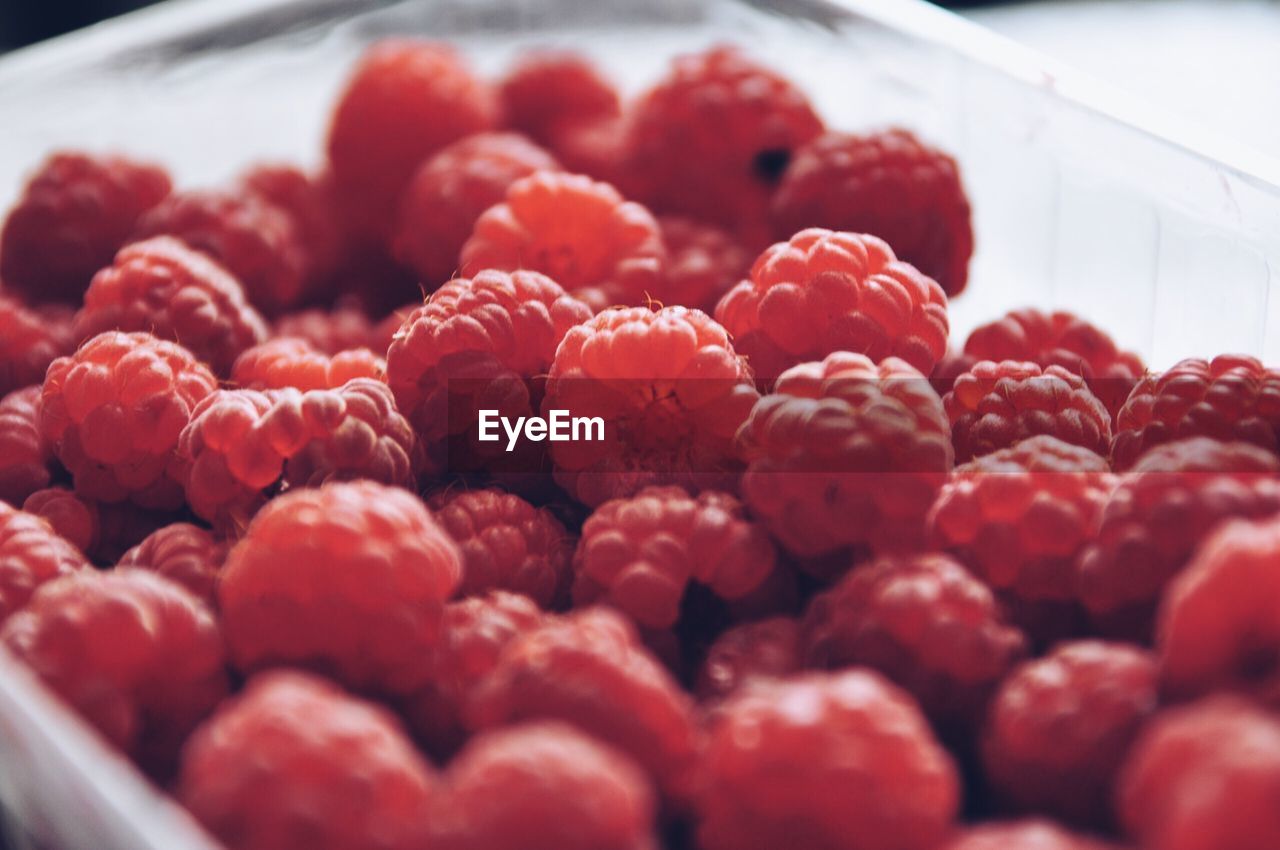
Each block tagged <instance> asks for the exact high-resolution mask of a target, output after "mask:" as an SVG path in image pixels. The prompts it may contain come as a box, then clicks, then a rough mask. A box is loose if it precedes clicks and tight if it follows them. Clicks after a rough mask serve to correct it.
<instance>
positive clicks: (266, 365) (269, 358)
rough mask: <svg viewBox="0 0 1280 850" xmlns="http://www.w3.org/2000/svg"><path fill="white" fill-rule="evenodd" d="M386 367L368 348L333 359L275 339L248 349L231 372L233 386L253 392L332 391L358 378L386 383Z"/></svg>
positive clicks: (304, 345) (306, 345)
mask: <svg viewBox="0 0 1280 850" xmlns="http://www.w3.org/2000/svg"><path fill="white" fill-rule="evenodd" d="M386 372H387V364H386V361H385V360H383V359H382V358H381V357H379V356H378V355H376V354H374V353H373V352H372V351H370V350H369V349H367V348H353V349H350V350H348V351H339V352H336V353H335V354H333V355H329V354H326V353H323V352H321V351H319V350H317V349H316V348H314V347H312V345H311V343H309V342H307V341H306V340H303V339H299V338H297V337H284V336H280V337H276V338H275V339H272V340H269V341H267V342H264V343H262V344H261V345H255V346H254V347H253V348H250V349H247V350H246V351H245V352H244V353H242V354H241V355H240V356H239V357H238V358H236V362H235V365H234V366H232V368H231V382H232V383H234V384H237V385H239V386H242V387H247V388H248V389H252V390H277V389H284V388H285V387H293V388H294V389H298V390H302V391H304V392H305V391H307V390H332V389H337V388H339V387H341V386H342V385H343V384H345V383H347V382H348V381H351V380H354V379H355V378H367V379H372V380H375V381H381V380H383V376H384V375H386Z"/></svg>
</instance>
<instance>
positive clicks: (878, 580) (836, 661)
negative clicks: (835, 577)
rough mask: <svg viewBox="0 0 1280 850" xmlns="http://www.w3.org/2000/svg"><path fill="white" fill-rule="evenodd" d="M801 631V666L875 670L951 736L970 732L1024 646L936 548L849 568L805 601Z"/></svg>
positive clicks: (993, 605)
mask: <svg viewBox="0 0 1280 850" xmlns="http://www.w3.org/2000/svg"><path fill="white" fill-rule="evenodd" d="M803 628H804V649H805V659H806V661H807V666H810V667H819V668H827V669H839V668H843V667H854V666H858V667H869V668H871V669H873V670H877V671H879V672H880V673H882V674H884V675H885V676H886V677H887V678H889V679H890V680H891V681H893V682H894V683H895V684H897V685H899V686H900V687H902V688H904V689H905V690H906V691H907V692H908V693H910V694H911V695H912V696H914V697H915V698H916V700H917V701H918V702H919V703H920V707H921V708H922V709H923V710H924V712H925V714H926V715H928V717H929V718H930V719H931V720H932V721H933V722H934V725H935V727H936V728H938V729H939V730H941V732H942V734H943V735H944V736H946V737H948V738H950V739H952V740H956V741H960V740H964V739H967V738H969V737H970V736H971V734H972V733H973V732H974V731H975V729H976V727H977V726H978V724H979V723H981V721H982V717H983V714H984V712H985V710H986V706H987V702H988V700H989V699H990V697H991V694H992V692H993V691H994V690H995V688H996V686H997V685H998V684H999V682H1000V680H1001V679H1002V678H1004V676H1005V674H1006V673H1007V672H1008V670H1009V668H1010V667H1012V666H1013V665H1014V664H1015V663H1017V662H1018V661H1019V660H1020V659H1021V658H1022V657H1023V656H1024V655H1025V654H1026V651H1027V641H1026V638H1024V637H1023V636H1022V633H1021V632H1019V631H1018V630H1017V629H1015V628H1013V627H1012V626H1010V625H1008V623H1007V622H1006V621H1005V618H1004V615H1003V613H1002V612H1001V610H1000V608H999V605H998V604H997V602H996V600H995V598H994V597H993V596H992V594H991V591H990V590H988V589H987V587H986V586H985V585H983V584H982V583H981V582H979V581H978V580H977V579H975V578H974V577H973V576H971V575H969V573H967V572H965V570H964V568H963V567H962V566H960V564H958V563H957V562H956V561H954V560H952V559H951V558H949V557H947V556H946V555H939V554H924V555H911V556H902V557H894V558H882V559H880V560H877V561H874V562H873V563H871V564H869V565H866V566H859V567H858V568H856V569H854V570H853V571H852V572H850V573H848V574H847V575H846V576H845V577H844V578H843V579H842V580H841V581H840V582H839V583H838V584H837V585H836V586H835V587H834V588H832V589H831V590H829V591H827V592H825V593H823V594H821V595H820V596H817V597H815V598H814V600H813V601H812V602H811V603H810V605H809V610H808V611H807V612H806V613H805V617H804V620H803Z"/></svg>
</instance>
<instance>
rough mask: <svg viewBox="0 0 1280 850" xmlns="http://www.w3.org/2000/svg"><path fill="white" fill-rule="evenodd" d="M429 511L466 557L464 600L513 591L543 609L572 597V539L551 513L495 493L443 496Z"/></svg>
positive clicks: (465, 492) (466, 492)
mask: <svg viewBox="0 0 1280 850" xmlns="http://www.w3.org/2000/svg"><path fill="white" fill-rule="evenodd" d="M429 505H430V507H431V509H432V511H433V512H434V513H435V516H436V519H437V520H438V521H439V522H440V525H442V526H443V527H444V530H445V531H447V532H449V536H450V537H452V538H453V540H454V542H455V543H457V544H458V548H459V549H460V550H461V552H462V583H461V584H460V585H459V586H458V594H459V595H460V596H478V595H479V594H482V593H487V592H489V591H494V590H510V591H514V592H516V593H522V594H524V595H525V596H528V597H529V598H530V599H532V600H533V601H534V602H536V603H537V604H538V605H541V606H543V607H544V608H549V607H551V606H553V605H556V604H558V603H559V602H562V601H564V599H565V597H567V596H568V590H569V582H570V579H571V578H572V575H573V573H572V568H571V566H570V561H571V560H572V558H573V538H572V537H571V536H570V535H569V532H568V531H566V530H565V527H564V525H563V524H561V522H560V520H558V519H556V517H555V515H554V514H552V513H551V511H549V510H547V509H546V508H537V507H534V506H533V505H531V504H529V503H528V502H526V501H525V500H524V499H522V498H520V497H519V496H516V495H514V494H512V493H504V492H503V491H501V490H497V489H493V488H490V489H485V490H461V491H457V492H452V493H448V492H446V493H441V494H440V495H439V496H437V497H436V498H433V499H431V500H430V502H429Z"/></svg>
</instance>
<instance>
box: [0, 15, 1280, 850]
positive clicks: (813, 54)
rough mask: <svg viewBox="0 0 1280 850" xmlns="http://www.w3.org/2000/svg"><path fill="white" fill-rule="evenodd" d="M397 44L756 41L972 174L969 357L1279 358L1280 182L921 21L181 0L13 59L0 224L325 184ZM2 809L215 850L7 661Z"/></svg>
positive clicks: (0, 103) (92, 839)
mask: <svg viewBox="0 0 1280 850" xmlns="http://www.w3.org/2000/svg"><path fill="white" fill-rule="evenodd" d="M391 34H410V35H423V36H430V37H436V38H447V39H450V40H453V41H456V42H458V43H459V44H461V45H462V46H463V47H464V48H465V49H466V50H467V51H468V52H469V53H470V54H471V56H472V58H473V60H474V61H475V63H476V64H477V66H478V67H480V68H481V69H485V70H496V69H497V68H499V67H500V66H501V65H502V63H504V62H505V61H506V60H507V59H508V58H509V57H510V56H511V55H512V54H513V53H514V52H516V51H518V50H519V49H521V48H523V47H526V46H530V45H548V44H554V45H561V46H571V47H573V48H576V49H579V50H583V51H585V52H587V53H589V54H591V55H593V56H594V57H596V59H597V60H598V61H599V62H600V63H601V64H602V65H603V66H604V67H605V68H606V69H607V70H608V71H610V72H611V73H612V74H613V75H614V77H615V78H616V79H617V80H618V82H619V83H620V84H622V85H623V86H624V88H626V89H628V90H635V89H637V88H639V87H640V86H642V85H644V84H645V83H646V82H648V81H651V80H653V79H654V78H655V77H656V76H657V74H658V73H659V72H660V70H661V68H662V66H663V65H664V64H665V62H666V61H667V59H668V58H669V57H670V56H671V55H673V54H675V53H679V52H685V51H688V50H692V49H697V48H700V47H703V46H705V45H707V44H709V43H712V42H717V41H733V42H736V43H739V44H741V45H743V46H744V47H746V48H748V49H749V50H750V51H751V52H752V53H754V54H755V55H757V56H759V57H760V58H762V59H764V60H765V61H767V62H769V63H771V64H773V65H774V66H776V67H778V68H779V69H781V70H783V71H785V72H786V73H787V74H789V75H790V76H791V77H793V78H794V79H795V80H797V81H798V82H799V83H800V84H801V85H803V86H804V87H805V88H806V89H807V90H808V91H809V93H810V95H811V97H812V98H813V99H814V101H815V102H816V104H817V106H818V108H819V109H820V111H821V112H822V114H823V116H824V117H825V118H826V120H827V121H828V123H829V124H830V125H831V126H833V127H838V128H843V129H858V128H868V127H875V126H880V125H885V124H890V123H896V124H901V125H904V126H907V127H910V128H913V129H915V130H917V131H918V132H920V133H921V134H923V135H924V136H925V137H927V138H928V139H930V140H931V141H933V142H935V143H937V144H939V145H941V146H943V147H945V148H947V149H949V150H951V151H952V152H954V153H955V154H956V156H957V157H958V158H959V160H960V162H961V165H962V168H963V169H964V175H965V181H966V184H967V187H968V190H969V192H970V195H971V197H972V200H973V206H974V210H975V215H976V227H977V237H978V249H977V253H976V255H975V258H974V263H973V266H972V273H971V283H970V287H969V291H968V292H966V294H965V295H963V296H962V297H961V298H959V299H957V300H956V301H955V302H954V303H953V307H952V316H953V329H954V330H955V332H956V334H957V336H958V338H960V339H963V334H965V333H967V331H968V330H969V328H971V327H972V326H973V325H974V324H975V323H977V322H980V321H984V320H988V319H990V318H993V317H995V316H997V315H999V314H1000V313H1002V312H1004V311H1005V310H1008V309H1010V308H1012V307H1017V306H1025V305H1030V304H1034V305H1037V306H1042V307H1062V308H1067V309H1071V310H1074V311H1076V312H1078V313H1081V314H1083V315H1085V316H1087V317H1089V318H1091V319H1093V320H1094V321H1096V322H1098V323H1099V324H1100V325H1102V326H1103V327H1105V328H1107V329H1109V330H1110V331H1111V332H1112V333H1113V334H1114V335H1115V336H1116V338H1117V339H1118V340H1119V341H1120V342H1121V343H1122V344H1124V345H1125V346H1126V347H1129V348H1132V349H1135V350H1137V351H1139V352H1140V353H1142V354H1143V355H1144V356H1146V357H1147V358H1148V360H1149V362H1150V363H1151V364H1152V365H1153V366H1156V367H1161V366H1166V365H1169V364H1170V363H1171V362H1173V361H1174V360H1176V359H1178V358H1180V357H1183V356H1189V355H1193V354H1212V353H1217V352H1220V351H1240V352H1247V353H1253V354H1258V355H1261V356H1263V357H1265V358H1268V359H1270V360H1273V361H1275V360H1280V293H1277V295H1276V297H1273V291H1274V290H1276V288H1277V286H1280V163H1278V162H1276V161H1274V160H1271V159H1268V158H1266V157H1263V156H1261V155H1258V154H1254V153H1252V152H1250V151H1247V150H1244V149H1238V148H1236V147H1235V146H1233V145H1231V144H1229V143H1227V142H1225V141H1222V140H1216V139H1214V138H1212V137H1211V135H1209V134H1206V133H1203V132H1200V131H1198V130H1194V129H1192V128H1190V127H1186V126H1180V125H1178V124H1177V123H1176V122H1173V121H1171V120H1168V119H1165V118H1162V117H1160V116H1159V115H1156V114H1154V113H1152V112H1151V111H1150V110H1148V109H1146V108H1145V107H1144V106H1143V105H1142V104H1140V103H1133V102H1128V101H1126V100H1125V99H1123V98H1122V97H1120V96H1118V95H1116V94H1114V93H1112V92H1110V91H1109V90H1108V89H1106V88H1104V87H1101V86H1098V85H1096V84H1093V83H1090V82H1088V81H1086V80H1084V79H1082V78H1080V77H1078V76H1076V75H1073V74H1072V73H1071V72H1070V71H1067V70H1064V69H1062V68H1060V67H1058V66H1056V65H1055V64H1053V63H1051V62H1049V61H1048V60H1045V59H1043V58H1041V57H1039V56H1037V55H1036V54H1034V53H1032V52H1030V51H1026V50H1023V49H1021V48H1018V47H1016V46H1014V45H1012V44H1011V43H1009V42H1007V41H1005V40H1003V39H1000V38H998V37H996V36H994V35H991V34H989V33H986V32H985V31H983V30H981V29H979V28H977V27H975V26H972V25H970V24H967V23H965V22H963V21H961V20H960V19H958V18H954V17H952V16H950V15H949V14H947V13H945V12H941V11H939V10H937V9H935V8H933V7H931V6H928V5H926V4H924V3H921V2H916V0H752V1H751V2H746V0H709V2H705V3H704V2H694V0H689V1H688V2H680V0H659V2H648V3H644V4H639V3H634V2H631V0H541V1H540V2H521V0H401V2H379V3H373V2H360V1H359V0H316V2H300V1H299V0H263V2H255V0H174V2H170V3H166V4H164V5H163V6H161V7H158V8H155V9H151V10H147V11H144V12H140V13H137V14H134V15H130V16H128V17H126V18H122V19H120V20H118V21H115V22H111V23H108V24H105V25H102V26H99V27H95V28H93V29H91V30H88V31H85V32H83V33H79V34H76V35H73V36H69V37H67V38H63V39H60V40H57V41H55V42H52V43H49V44H47V45H43V46H39V47H36V48H33V49H29V50H26V51H22V52H19V53H16V54H13V55H11V56H9V57H6V58H4V59H0V115H3V116H4V131H3V132H2V133H0V204H5V205H7V203H8V202H9V201H10V200H11V198H12V197H13V195H14V194H15V193H16V192H17V191H18V189H19V187H20V185H21V182H22V179H23V175H24V174H25V172H26V171H28V170H29V169H31V168H32V167H34V166H35V165H36V163H38V162H39V161H40V160H41V158H42V157H43V156H44V155H45V154H46V153H47V152H48V151H49V150H50V149H52V148H55V147H60V146H68V147H89V148H93V149H119V150H122V151H127V152H132V153H136V154H138V155H143V156H153V157H155V158H158V159H160V160H161V161H164V162H166V163H168V164H169V165H170V166H171V167H172V169H173V170H174V172H175V174H176V176H177V179H178V180H179V182H180V183H182V184H186V185H193V184H212V183H216V182H219V181H223V180H225V179H227V178H229V177H231V176H233V175H234V174H236V173H237V172H238V171H239V170H240V169H242V168H243V167H244V166H245V165H246V164H247V163H249V162H251V161H253V160H257V159H263V158H268V159H288V160H292V161H300V162H303V163H314V162H316V161H318V159H319V157H320V155H321V151H322V145H323V138H324V130H325V124H326V121H327V118H328V109H329V106H330V104H331V102H332V100H333V98H334V97H335V95H336V94H337V90H338V87H339V85H340V83H341V81H342V79H343V77H344V76H345V74H346V73H347V71H348V68H349V67H350V64H351V62H352V60H353V59H354V58H355V57H356V56H357V55H358V53H359V52H360V50H361V49H362V48H363V46H364V45H366V44H367V43H368V42H370V41H371V40H374V39H376V38H378V37H381V36H385V35H391ZM0 800H2V801H3V805H4V808H5V809H6V811H7V812H8V813H9V815H10V816H11V819H12V821H13V822H15V823H19V824H21V826H22V830H21V831H23V832H26V833H29V834H30V835H31V836H33V837H34V838H35V841H36V843H37V844H38V845H39V846H44V847H67V848H81V847H86V848H88V847H92V848H95V850H117V848H118V849H119V850H151V849H152V848H154V850H185V848H203V847H208V846H211V842H209V841H208V840H207V839H204V838H202V837H201V835H200V832H199V830H198V829H196V828H195V827H194V826H193V825H192V823H191V821H190V819H189V818H187V817H186V816H185V815H184V814H182V812H181V811H180V810H178V809H177V807H175V806H173V805H172V804H170V803H168V802H166V801H165V799H164V798H163V797H162V796H161V795H159V794H158V793H157V792H155V791H153V790H152V789H151V788H150V787H149V786H148V785H147V784H146V783H145V781H144V780H142V779H141V778H139V777H138V776H137V775H136V774H135V773H134V772H133V771H132V770H130V769H129V767H128V766H127V765H126V764H125V763H124V762H123V761H122V760H120V759H119V758H117V757H115V756H113V755H111V754H110V753H109V752H108V751H107V749H106V748H105V747H104V746H103V745H102V744H101V743H100V742H99V741H98V740H97V739H96V738H95V737H94V735H93V734H92V733H91V732H90V731H89V730H87V729H86V728H85V727H84V726H83V725H82V724H80V723H78V722H77V721H75V720H74V718H72V717H70V716H69V715H68V714H67V712H66V711H65V710H63V709H61V708H60V707H59V706H58V705H57V704H56V701H55V700H53V699H52V698H51V697H50V696H49V695H48V694H46V693H44V692H43V691H42V689H41V688H40V687H39V685H38V684H37V683H35V682H34V681H33V680H32V679H31V678H30V677H29V676H28V675H26V674H25V673H24V672H23V671H22V670H20V669H17V668H16V665H15V664H14V663H13V661H12V660H11V659H8V658H7V657H5V656H3V653H0ZM19 846H24V845H19Z"/></svg>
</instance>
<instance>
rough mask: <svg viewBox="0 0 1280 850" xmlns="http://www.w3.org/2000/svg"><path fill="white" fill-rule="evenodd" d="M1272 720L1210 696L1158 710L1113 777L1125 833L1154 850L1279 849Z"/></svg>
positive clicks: (1279, 745)
mask: <svg viewBox="0 0 1280 850" xmlns="http://www.w3.org/2000/svg"><path fill="white" fill-rule="evenodd" d="M1277 795H1280V723H1278V722H1277V721H1276V719H1275V717H1274V716H1273V715H1271V714H1268V713H1266V712H1264V711H1262V710H1261V709H1259V708H1257V707H1255V706H1253V705H1251V704H1249V703H1246V702H1244V701H1241V700H1237V699H1234V698H1231V697H1216V698H1214V699H1211V700H1207V701H1205V702H1201V703H1197V704H1195V705H1191V706H1187V707H1185V708H1177V709H1170V710H1168V711H1165V712H1162V713H1161V714H1160V715H1159V716H1158V717H1157V718H1156V719H1155V721H1153V722H1152V723H1151V725H1150V726H1149V727H1148V728H1147V731H1146V732H1145V733H1144V734H1143V735H1142V737H1141V738H1139V740H1138V742H1137V744H1135V745H1134V748H1133V751H1132V753H1131V754H1130V756H1129V758H1128V759H1127V761H1126V762H1125V766H1124V770H1123V772H1122V774H1121V777H1120V793H1119V798H1118V799H1119V808H1120V811H1121V815H1122V816H1123V819H1124V823H1125V826H1126V827H1127V828H1128V832H1129V834H1130V835H1132V836H1133V837H1134V838H1135V839H1136V840H1137V841H1139V842H1140V843H1141V845H1142V846H1143V847H1151V848H1158V850H1222V848H1226V847H1230V848H1231V850H1271V848H1274V847H1280V809H1277V808H1276V805H1275V801H1276V798H1277Z"/></svg>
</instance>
